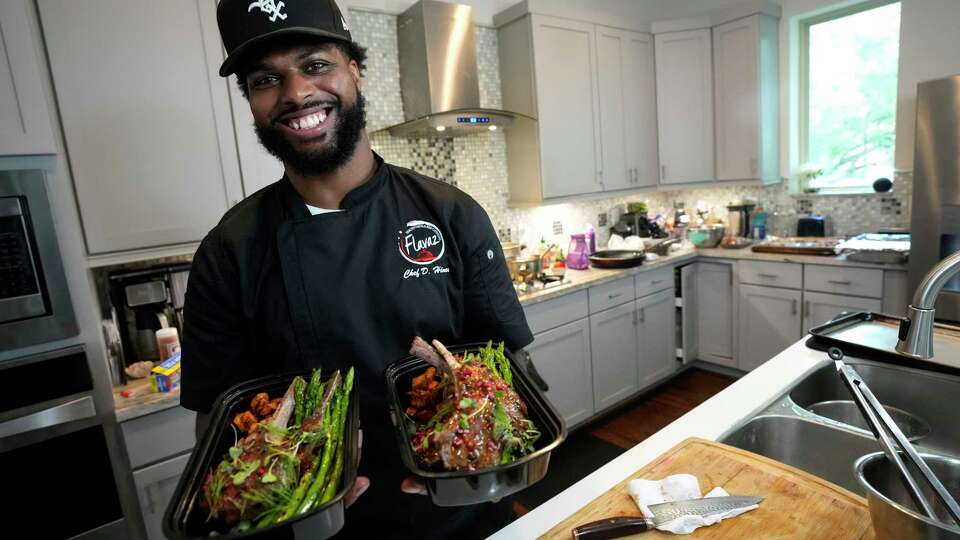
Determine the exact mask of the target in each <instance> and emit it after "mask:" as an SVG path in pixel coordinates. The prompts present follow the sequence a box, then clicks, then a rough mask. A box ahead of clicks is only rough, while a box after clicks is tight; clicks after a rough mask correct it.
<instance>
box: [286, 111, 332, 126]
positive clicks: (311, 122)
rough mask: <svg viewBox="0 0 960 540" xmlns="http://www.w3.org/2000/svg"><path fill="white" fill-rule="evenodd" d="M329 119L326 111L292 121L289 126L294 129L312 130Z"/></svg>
mask: <svg viewBox="0 0 960 540" xmlns="http://www.w3.org/2000/svg"><path fill="white" fill-rule="evenodd" d="M326 119H327V113H326V112H324V111H320V112H316V113H313V114H310V115H307V116H301V117H300V118H294V119H293V120H290V122H289V125H290V127H292V128H293V129H311V128H315V127H317V126H319V125H320V124H322V123H323V122H324V120H326Z"/></svg>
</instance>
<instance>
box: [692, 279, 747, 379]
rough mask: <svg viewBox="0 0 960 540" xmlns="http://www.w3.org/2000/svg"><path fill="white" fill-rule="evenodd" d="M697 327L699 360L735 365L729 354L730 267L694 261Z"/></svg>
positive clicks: (730, 313)
mask: <svg viewBox="0 0 960 540" xmlns="http://www.w3.org/2000/svg"><path fill="white" fill-rule="evenodd" d="M695 301H696V302H697V315H698V321H699V322H698V324H697V329H698V331H699V335H698V338H697V342H698V343H699V354H698V355H697V357H698V358H699V359H700V360H705V361H707V362H713V363H715V364H721V365H725V366H729V367H737V361H736V359H735V358H734V354H733V321H734V309H733V268H732V266H731V265H729V264H716V263H705V262H701V263H697V296H696V299H695Z"/></svg>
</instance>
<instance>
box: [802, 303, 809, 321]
mask: <svg viewBox="0 0 960 540" xmlns="http://www.w3.org/2000/svg"><path fill="white" fill-rule="evenodd" d="M803 317H804V318H805V319H809V318H810V301H809V300H806V301H804V302H803Z"/></svg>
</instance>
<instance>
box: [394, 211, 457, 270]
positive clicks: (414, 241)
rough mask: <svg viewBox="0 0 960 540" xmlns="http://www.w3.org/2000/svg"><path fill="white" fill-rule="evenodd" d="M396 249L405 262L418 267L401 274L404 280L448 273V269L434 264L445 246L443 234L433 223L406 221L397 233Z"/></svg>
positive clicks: (441, 255)
mask: <svg viewBox="0 0 960 540" xmlns="http://www.w3.org/2000/svg"><path fill="white" fill-rule="evenodd" d="M397 247H398V248H399V250H400V256H401V257H403V259H404V260H405V261H407V262H409V263H412V264H415V265H417V266H419V267H420V268H408V269H407V270H406V271H404V273H403V278H404V279H409V278H414V277H417V278H418V277H422V276H428V275H435V274H446V273H449V272H450V269H449V268H447V267H444V266H440V265H437V264H435V263H436V262H437V261H439V260H440V259H441V258H442V257H443V252H444V248H445V245H444V241H443V233H441V232H440V229H439V228H438V227H437V226H436V225H434V224H433V223H430V222H428V221H422V220H412V221H408V222H407V224H406V226H405V227H404V228H403V229H402V230H400V231H397ZM431 265H432V266H431Z"/></svg>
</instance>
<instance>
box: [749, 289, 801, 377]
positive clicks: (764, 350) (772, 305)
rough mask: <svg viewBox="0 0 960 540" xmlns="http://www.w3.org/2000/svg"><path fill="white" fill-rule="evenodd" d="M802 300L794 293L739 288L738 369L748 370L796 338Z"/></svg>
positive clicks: (799, 327) (798, 329)
mask: <svg viewBox="0 0 960 540" xmlns="http://www.w3.org/2000/svg"><path fill="white" fill-rule="evenodd" d="M802 300H803V293H802V292H801V291H798V290H793V289H781V288H776V287H762V286H757V285H740V340H739V341H740V347H739V349H740V350H739V354H738V367H739V368H740V369H742V370H744V371H750V370H751V369H754V368H756V367H757V366H759V365H760V364H762V363H764V362H766V361H767V360H769V359H771V358H773V357H774V356H776V355H777V354H779V353H780V352H781V351H782V350H784V349H786V348H787V347H789V346H790V345H792V344H793V343H794V342H795V341H797V340H798V339H800V336H801V313H800V312H801V309H802V308H801V305H800V304H801V301H802Z"/></svg>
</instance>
